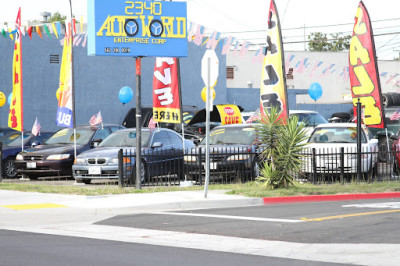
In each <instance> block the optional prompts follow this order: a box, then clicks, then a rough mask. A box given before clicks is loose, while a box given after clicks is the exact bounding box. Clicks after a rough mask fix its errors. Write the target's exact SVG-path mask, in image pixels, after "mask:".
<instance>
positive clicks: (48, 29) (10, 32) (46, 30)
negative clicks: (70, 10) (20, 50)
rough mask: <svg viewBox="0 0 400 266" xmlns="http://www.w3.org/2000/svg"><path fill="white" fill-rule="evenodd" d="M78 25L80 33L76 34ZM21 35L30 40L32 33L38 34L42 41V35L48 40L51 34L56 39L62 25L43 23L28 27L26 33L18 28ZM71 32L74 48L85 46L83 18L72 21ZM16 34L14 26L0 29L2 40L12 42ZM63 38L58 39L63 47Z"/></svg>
mask: <svg viewBox="0 0 400 266" xmlns="http://www.w3.org/2000/svg"><path fill="white" fill-rule="evenodd" d="M77 23H79V24H80V32H79V33H78V32H77V27H76V24H77ZM20 29H21V33H22V35H24V36H25V35H26V34H28V35H29V38H30V39H32V36H33V34H34V33H36V34H38V35H39V36H40V38H41V39H43V35H44V34H46V35H47V36H48V37H49V38H50V39H51V38H52V34H54V36H55V37H56V38H57V39H60V38H61V35H62V24H61V22H60V21H56V22H51V23H43V24H38V25H32V26H28V27H27V29H26V31H25V27H20ZM73 31H74V36H75V40H74V46H78V45H79V44H82V46H83V47H85V46H86V40H87V32H84V31H83V17H81V19H80V21H76V19H73ZM16 33H17V29H16V26H15V29H11V28H4V26H3V28H2V29H1V35H3V37H4V38H10V39H11V40H14V34H16ZM63 39H64V38H61V39H60V44H61V45H63V43H64V41H63Z"/></svg>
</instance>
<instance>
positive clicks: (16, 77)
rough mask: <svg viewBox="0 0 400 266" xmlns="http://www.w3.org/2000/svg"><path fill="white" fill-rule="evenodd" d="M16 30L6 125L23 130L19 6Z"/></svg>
mask: <svg viewBox="0 0 400 266" xmlns="http://www.w3.org/2000/svg"><path fill="white" fill-rule="evenodd" d="M16 25H17V32H16V34H15V45H14V56H13V67H12V69H13V73H12V74H13V76H12V79H13V80H12V84H13V90H12V97H11V103H10V113H9V115H8V126H9V127H11V128H13V129H15V130H18V131H23V130H24V116H23V115H24V112H23V86H22V48H21V28H20V27H21V8H19V11H18V15H17V21H16Z"/></svg>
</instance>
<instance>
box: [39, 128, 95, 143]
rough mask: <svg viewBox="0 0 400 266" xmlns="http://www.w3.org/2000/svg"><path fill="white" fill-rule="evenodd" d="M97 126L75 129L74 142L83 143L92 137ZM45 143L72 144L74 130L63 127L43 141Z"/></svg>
mask: <svg viewBox="0 0 400 266" xmlns="http://www.w3.org/2000/svg"><path fill="white" fill-rule="evenodd" d="M96 130H97V128H90V127H87V128H80V129H76V144H78V145H85V144H88V143H89V141H90V140H91V139H92V138H93V135H94V133H95V132H96ZM45 144H74V131H73V129H72V128H64V129H61V130H59V131H57V132H56V133H54V135H53V136H51V137H50V138H49V139H48V140H46V141H45Z"/></svg>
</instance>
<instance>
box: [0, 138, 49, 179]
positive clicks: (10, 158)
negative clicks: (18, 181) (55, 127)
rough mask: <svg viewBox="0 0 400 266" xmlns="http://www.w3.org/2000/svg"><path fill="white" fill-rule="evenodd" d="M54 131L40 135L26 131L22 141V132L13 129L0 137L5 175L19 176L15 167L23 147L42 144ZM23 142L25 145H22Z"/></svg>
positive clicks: (10, 176)
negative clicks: (16, 158)
mask: <svg viewBox="0 0 400 266" xmlns="http://www.w3.org/2000/svg"><path fill="white" fill-rule="evenodd" d="M53 134H54V132H40V134H39V135H37V136H35V135H33V134H32V133H30V132H24V134H23V138H24V141H23V142H22V134H21V132H19V131H15V130H13V132H11V133H8V134H6V135H4V136H2V137H0V142H2V153H1V154H2V165H3V169H2V170H3V177H6V178H15V177H16V176H17V171H16V169H15V165H14V162H15V157H16V156H17V154H18V153H19V152H21V151H22V150H23V149H27V148H32V147H33V146H36V145H39V144H42V143H43V142H44V141H45V140H46V139H48V138H49V137H50V136H51V135H53ZM22 143H23V145H22Z"/></svg>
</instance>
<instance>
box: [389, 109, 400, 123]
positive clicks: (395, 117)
mask: <svg viewBox="0 0 400 266" xmlns="http://www.w3.org/2000/svg"><path fill="white" fill-rule="evenodd" d="M399 118H400V109H399V110H397V111H396V112H394V113H393V114H392V115H391V116H390V120H392V121H393V120H399Z"/></svg>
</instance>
